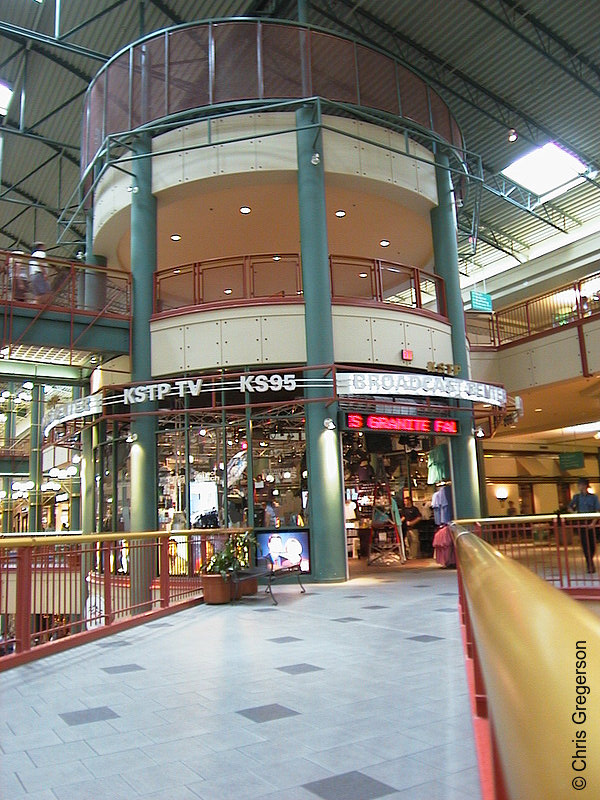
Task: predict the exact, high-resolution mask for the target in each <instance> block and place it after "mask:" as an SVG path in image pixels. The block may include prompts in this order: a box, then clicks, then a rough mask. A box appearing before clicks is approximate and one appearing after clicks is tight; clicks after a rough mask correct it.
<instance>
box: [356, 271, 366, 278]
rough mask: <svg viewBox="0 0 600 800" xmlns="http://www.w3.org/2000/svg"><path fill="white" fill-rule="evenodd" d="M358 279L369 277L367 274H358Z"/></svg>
mask: <svg viewBox="0 0 600 800" xmlns="http://www.w3.org/2000/svg"><path fill="white" fill-rule="evenodd" d="M358 277H359V278H368V277H369V273H368V272H359V273H358Z"/></svg>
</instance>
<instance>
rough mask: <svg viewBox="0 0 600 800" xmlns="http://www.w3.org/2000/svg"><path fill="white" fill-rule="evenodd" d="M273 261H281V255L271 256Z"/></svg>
mask: <svg viewBox="0 0 600 800" xmlns="http://www.w3.org/2000/svg"><path fill="white" fill-rule="evenodd" d="M273 261H281V256H273Z"/></svg>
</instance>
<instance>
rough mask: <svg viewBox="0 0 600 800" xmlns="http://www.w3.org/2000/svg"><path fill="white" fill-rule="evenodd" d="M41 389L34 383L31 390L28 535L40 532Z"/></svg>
mask: <svg viewBox="0 0 600 800" xmlns="http://www.w3.org/2000/svg"><path fill="white" fill-rule="evenodd" d="M41 390H42V387H41V386H40V384H39V383H36V384H35V385H34V387H33V389H32V390H31V407H30V413H31V428H30V430H31V437H30V443H29V480H30V481H33V484H34V486H33V489H31V491H30V492H29V519H28V523H29V524H28V530H29V532H30V533H33V532H34V531H41V530H42V492H41V489H40V486H41V484H42V439H43V437H42V413H43V400H42V392H41Z"/></svg>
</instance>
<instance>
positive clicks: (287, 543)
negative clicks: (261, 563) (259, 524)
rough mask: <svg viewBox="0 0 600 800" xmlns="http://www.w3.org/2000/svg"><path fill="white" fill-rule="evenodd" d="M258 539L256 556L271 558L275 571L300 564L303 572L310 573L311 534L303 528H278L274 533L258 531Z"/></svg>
mask: <svg viewBox="0 0 600 800" xmlns="http://www.w3.org/2000/svg"><path fill="white" fill-rule="evenodd" d="M254 535H255V537H256V556H257V558H265V557H266V556H270V557H271V559H272V561H273V564H274V567H275V569H278V568H281V567H292V566H296V565H297V564H300V570H301V572H310V543H309V532H308V531H307V530H302V529H301V528H288V529H286V528H277V529H276V530H272V531H258V532H256V533H255V534H254Z"/></svg>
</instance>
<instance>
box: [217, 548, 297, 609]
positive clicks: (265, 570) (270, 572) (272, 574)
mask: <svg viewBox="0 0 600 800" xmlns="http://www.w3.org/2000/svg"><path fill="white" fill-rule="evenodd" d="M259 561H262V562H264V563H262V564H260V563H259V564H258V566H256V567H254V568H252V567H250V568H248V569H240V570H237V571H233V572H232V573H231V581H232V583H233V585H234V586H235V587H236V589H235V590H234V591H232V593H231V595H232V598H234V599H239V596H238V595H239V592H238V591H237V585H238V584H239V582H240V581H241V580H243V579H244V578H257V579H265V580H266V581H267V585H266V587H265V593H266V594H269V595H271V600H272V601H273V604H274V605H278V603H277V600H276V598H275V595H274V594H273V581H276V580H279V578H285V577H287V576H288V575H295V576H296V578H297V580H298V583H299V585H300V593H301V594H304V593H305V592H306V589H305V588H304V585H303V583H302V580H301V577H302V570H301V568H300V564H294V565H290V566H287V567H276V566H275V565H274V564H273V561H272V559H271V557H270V556H265V557H264V558H261V559H259Z"/></svg>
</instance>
